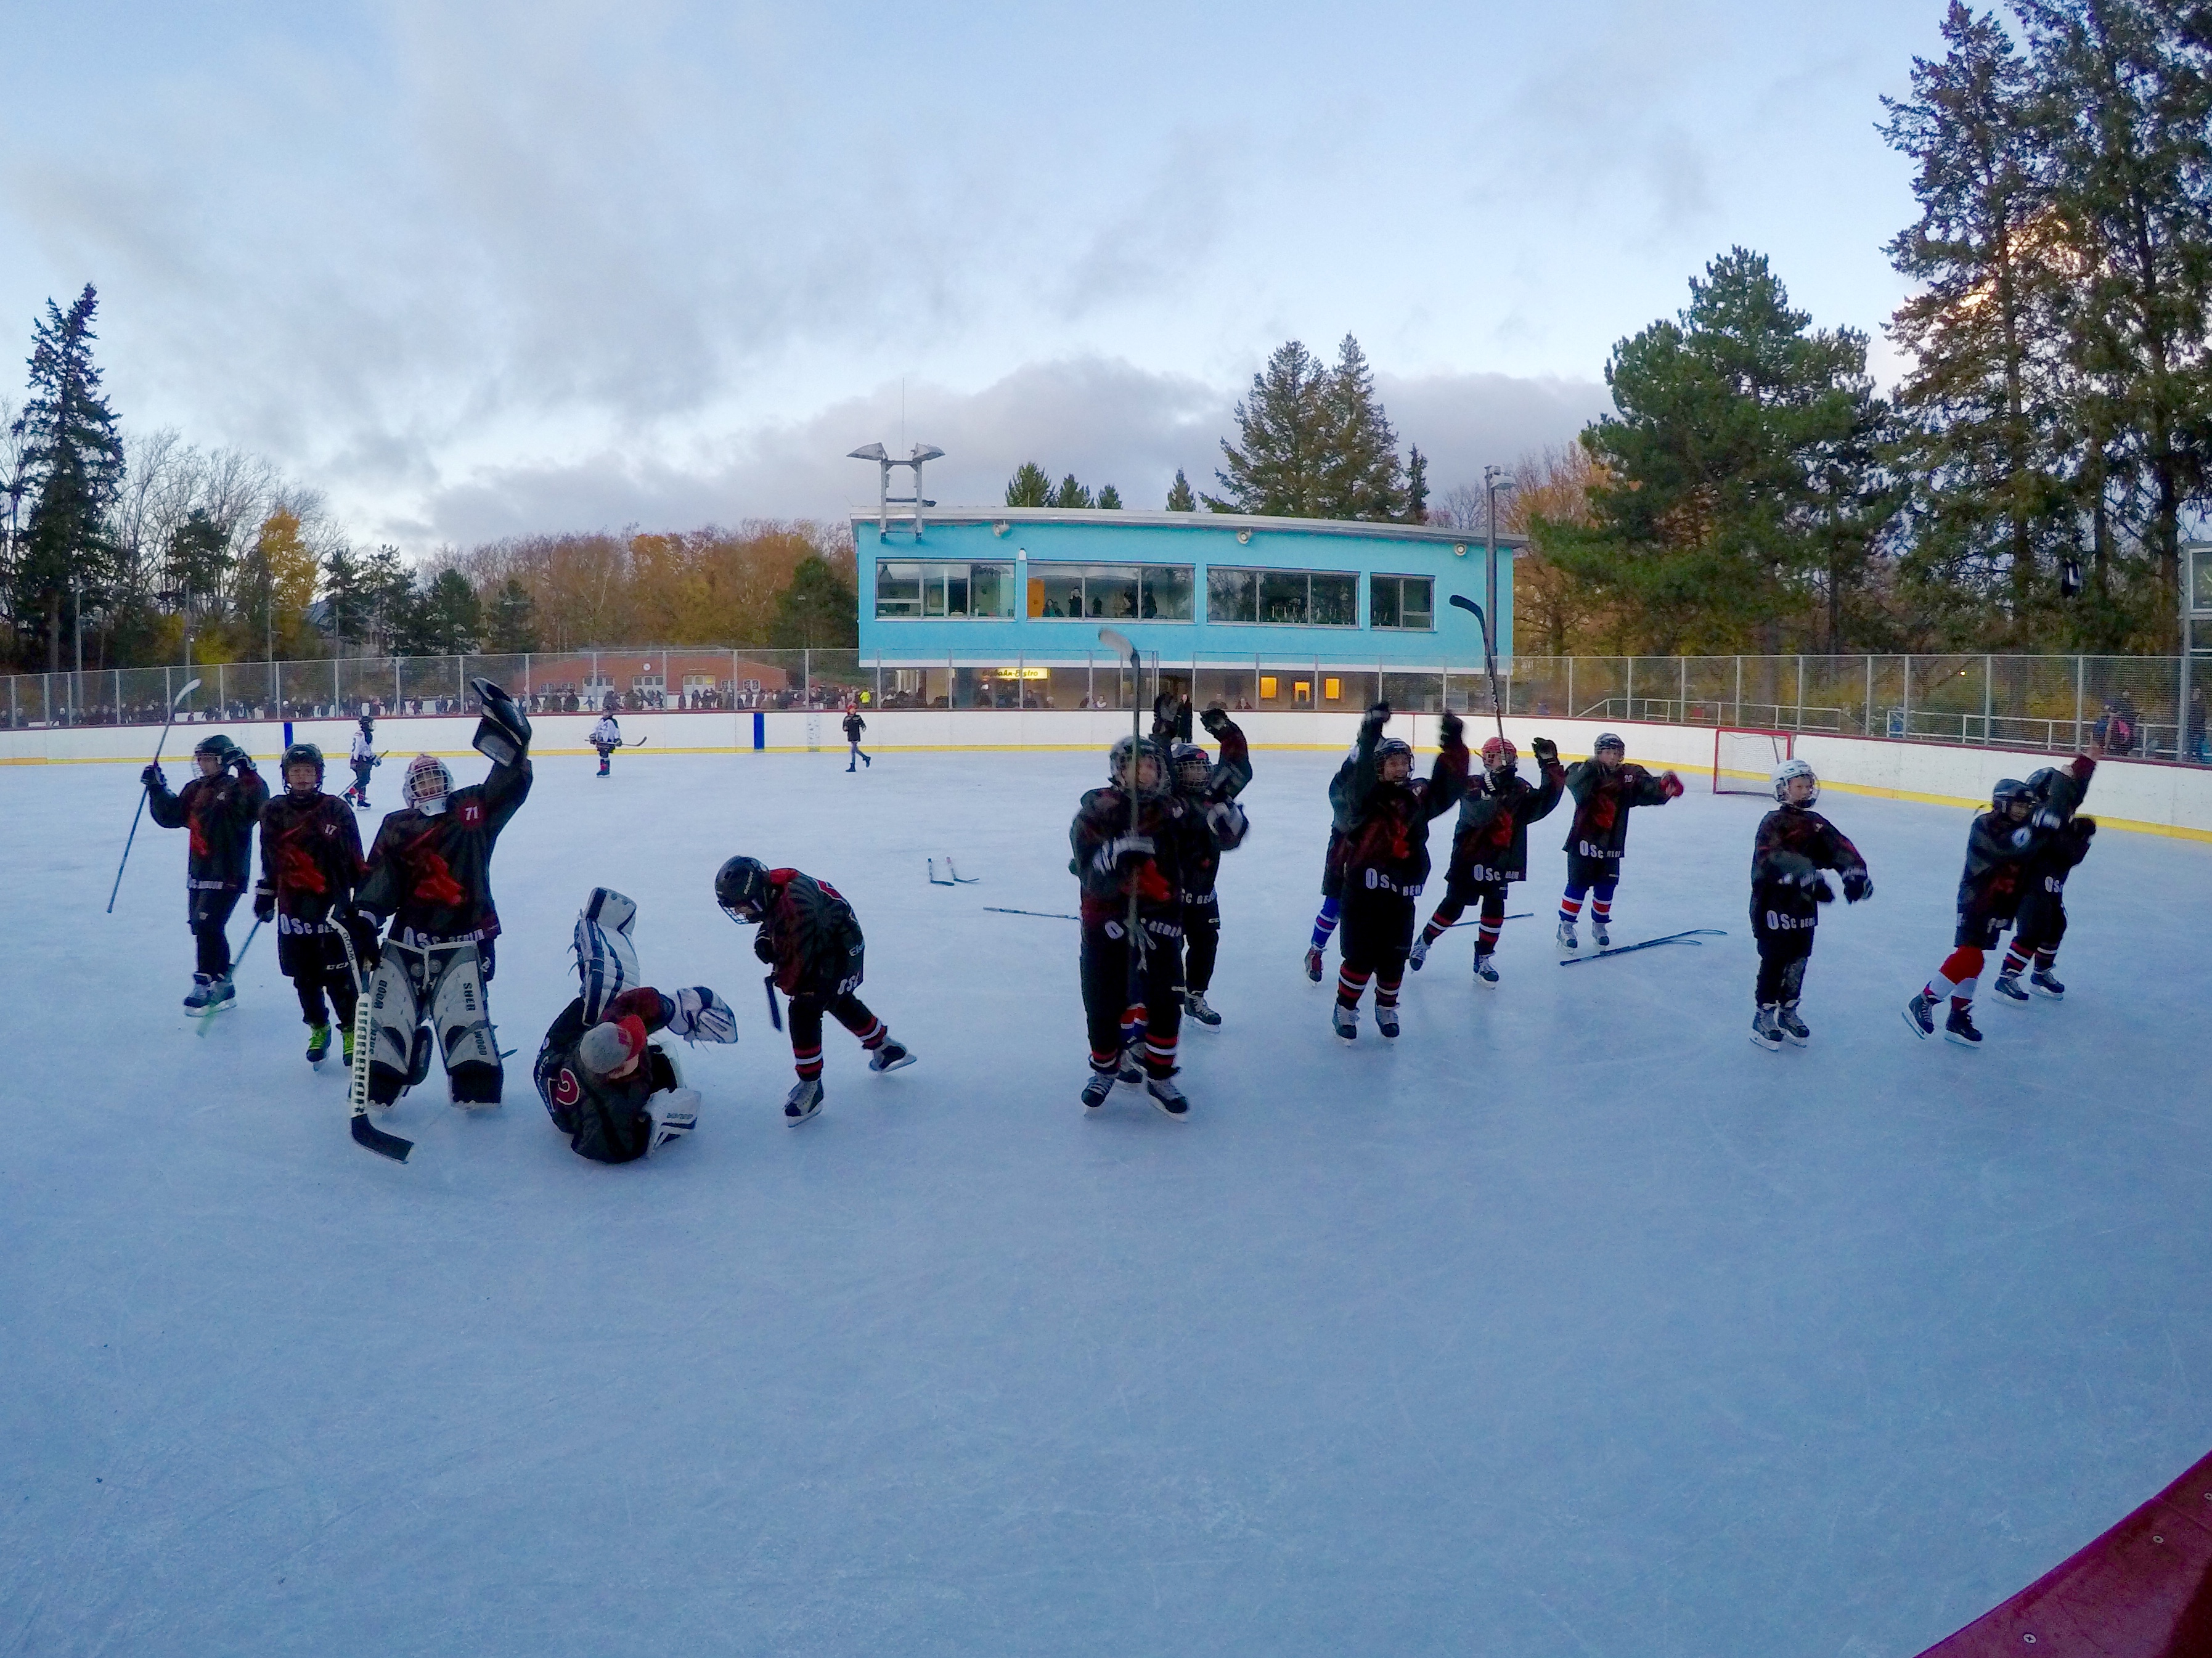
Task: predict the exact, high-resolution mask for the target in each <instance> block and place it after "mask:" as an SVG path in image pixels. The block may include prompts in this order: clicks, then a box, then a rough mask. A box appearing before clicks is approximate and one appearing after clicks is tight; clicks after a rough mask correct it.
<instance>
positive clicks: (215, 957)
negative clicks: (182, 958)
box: [138, 735, 269, 1011]
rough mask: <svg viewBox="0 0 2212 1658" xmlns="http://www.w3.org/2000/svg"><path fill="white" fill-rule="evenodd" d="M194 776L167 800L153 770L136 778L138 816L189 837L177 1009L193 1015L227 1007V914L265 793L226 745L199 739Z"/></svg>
mask: <svg viewBox="0 0 2212 1658" xmlns="http://www.w3.org/2000/svg"><path fill="white" fill-rule="evenodd" d="M192 762H193V763H194V764H195V765H197V767H198V768H199V775H198V776H197V777H195V778H193V779H192V780H191V781H190V782H188V783H186V784H185V786H184V787H183V788H181V789H179V790H178V791H177V792H176V793H174V794H172V793H169V783H168V780H167V778H166V777H164V776H163V775H162V774H161V767H160V766H158V765H152V766H149V767H147V768H146V769H145V770H144V771H143V772H141V773H139V774H138V780H139V781H140V782H141V783H143V784H144V785H145V786H146V812H147V815H148V816H149V817H151V818H153V820H154V821H155V823H158V824H160V825H161V827H162V828H163V829H185V830H188V831H190V834H189V837H188V838H189V840H190V841H191V845H190V847H188V849H187V850H186V853H185V925H186V926H190V927H191V931H192V944H193V947H194V951H195V956H196V959H195V962H194V964H193V970H192V987H191V990H190V991H188V992H187V993H185V1006H186V1007H188V1008H191V1009H192V1010H193V1011H198V1010H200V1009H202V1008H204V1007H208V1006H210V1005H212V1006H216V1007H221V1006H224V1005H228V1003H229V1002H230V1001H231V1000H232V999H234V995H235V991H234V988H233V987H232V985H231V982H230V935H229V932H228V926H229V922H230V912H231V911H232V910H234V909H235V908H238V899H239V895H240V893H242V892H244V891H245V890H246V877H247V875H248V874H249V873H250V869H251V865H252V857H253V825H254V823H255V822H256V821H257V820H258V818H259V817H260V816H261V803H262V802H263V801H264V800H266V799H268V798H269V786H268V785H267V784H266V783H264V782H263V781H262V780H261V774H260V773H259V772H258V771H256V770H255V769H254V768H253V761H252V757H251V756H249V755H247V753H246V750H244V749H241V748H240V747H239V746H238V744H235V743H234V742H232V741H231V740H230V739H229V738H228V737H223V736H220V735H218V736H214V737H204V738H201V739H200V741H199V744H198V745H197V747H196V748H194V749H193V750H192Z"/></svg>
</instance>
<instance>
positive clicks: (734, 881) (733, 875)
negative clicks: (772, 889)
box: [714, 857, 768, 926]
mask: <svg viewBox="0 0 2212 1658" xmlns="http://www.w3.org/2000/svg"><path fill="white" fill-rule="evenodd" d="M714 902H716V903H718V904H720V906H721V907H722V913H723V914H725V915H727V916H728V917H729V918H730V919H731V920H733V921H736V922H738V923H739V924H741V925H743V926H751V925H753V924H754V923H755V922H757V921H758V920H760V919H761V918H762V917H763V916H764V915H766V914H768V865H766V864H763V862H761V860H760V859H757V858H744V857H738V858H732V859H730V860H729V861H728V862H726V863H725V864H724V865H722V866H721V868H720V869H718V870H716V871H715V872H714Z"/></svg>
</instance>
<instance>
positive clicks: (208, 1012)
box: [199, 916, 261, 1036]
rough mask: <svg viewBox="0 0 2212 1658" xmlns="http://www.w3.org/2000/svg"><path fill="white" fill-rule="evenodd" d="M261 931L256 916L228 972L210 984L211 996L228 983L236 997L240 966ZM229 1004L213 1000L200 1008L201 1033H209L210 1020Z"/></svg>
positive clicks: (244, 963)
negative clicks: (255, 935)
mask: <svg viewBox="0 0 2212 1658" xmlns="http://www.w3.org/2000/svg"><path fill="white" fill-rule="evenodd" d="M260 931H261V919H260V917H258V916H256V917H255V918H254V920H253V925H252V926H251V927H249V928H247V929H246V942H245V943H244V944H240V946H239V947H238V955H237V956H236V957H234V959H233V960H232V962H231V964H230V970H229V971H228V972H227V973H225V974H224V975H222V977H221V978H220V979H217V980H216V981H215V983H214V984H212V985H210V986H209V987H208V993H209V994H210V996H212V995H213V994H214V993H215V992H216V988H217V987H221V986H224V985H228V986H230V987H231V988H232V993H233V996H234V998H235V995H236V989H237V981H238V969H240V968H241V967H243V966H245V965H246V951H247V950H251V949H252V948H253V935H254V934H255V933H257V932H260ZM229 1005H230V1003H229V1002H227V1001H223V1002H212V1001H211V1002H210V1003H209V1004H208V1005H206V1006H205V1007H204V1008H202V1009H201V1010H200V1016H199V1018H200V1030H199V1034H200V1035H203V1036H204V1035H207V1032H208V1025H209V1023H210V1021H212V1020H213V1019H214V1017H215V1016H216V1014H218V1013H220V1012H222V1010H223V1009H224V1008H226V1007H228V1006H229Z"/></svg>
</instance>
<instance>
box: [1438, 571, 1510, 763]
mask: <svg viewBox="0 0 2212 1658" xmlns="http://www.w3.org/2000/svg"><path fill="white" fill-rule="evenodd" d="M1451 602H1452V603H1453V604H1456V605H1458V606H1459V607H1460V609H1462V610H1471V611H1473V612H1474V621H1475V625H1476V626H1477V627H1479V628H1480V629H1482V660H1483V665H1485V666H1486V667H1487V668H1488V669H1489V670H1490V714H1491V717H1492V719H1494V720H1497V721H1498V741H1499V742H1501V743H1502V742H1504V740H1505V715H1504V712H1503V704H1502V703H1501V701H1500V700H1499V698H1498V656H1497V653H1496V652H1495V651H1494V650H1493V649H1492V646H1491V641H1490V618H1489V617H1487V616H1484V615H1483V613H1482V606H1481V605H1480V604H1476V603H1475V602H1474V600H1473V599H1471V598H1468V596H1467V595H1466V594H1465V593H1454V594H1453V595H1452V596H1451Z"/></svg>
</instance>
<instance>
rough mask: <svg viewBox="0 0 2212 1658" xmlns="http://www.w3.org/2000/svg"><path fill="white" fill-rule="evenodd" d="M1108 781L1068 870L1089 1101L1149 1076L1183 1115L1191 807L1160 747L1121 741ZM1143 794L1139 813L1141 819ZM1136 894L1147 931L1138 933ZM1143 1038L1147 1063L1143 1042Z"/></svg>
mask: <svg viewBox="0 0 2212 1658" xmlns="http://www.w3.org/2000/svg"><path fill="white" fill-rule="evenodd" d="M1106 775H1107V778H1108V782H1107V785H1106V786H1105V787H1104V788H1099V789H1091V790H1090V791H1088V792H1087V793H1085V795H1084V797H1083V800H1082V803H1081V804H1080V805H1078V806H1077V807H1076V809H1075V821H1074V822H1073V823H1071V824H1069V825H1068V829H1067V841H1068V846H1069V847H1070V849H1071V851H1072V853H1073V856H1072V857H1070V858H1069V859H1068V864H1067V869H1068V873H1069V874H1071V875H1073V876H1074V877H1075V878H1076V880H1077V881H1078V882H1079V883H1080V884H1081V891H1082V902H1080V903H1079V905H1078V906H1077V908H1078V909H1079V911H1080V912H1081V920H1082V922H1083V947H1082V955H1081V958H1080V960H1081V968H1082V975H1083V1019H1084V1024H1085V1028H1086V1030H1087V1032H1088V1035H1089V1037H1090V1042H1091V1076H1090V1078H1089V1079H1088V1080H1087V1081H1085V1084H1083V1105H1084V1108H1085V1110H1087V1111H1096V1110H1097V1108H1099V1107H1100V1106H1103V1105H1104V1104H1105V1103H1106V1099H1107V1096H1109V1095H1110V1094H1111V1093H1112V1092H1113V1091H1114V1084H1115V1082H1117V1081H1120V1082H1130V1083H1133V1082H1137V1081H1139V1080H1140V1079H1141V1080H1142V1081H1143V1083H1144V1084H1145V1091H1146V1093H1147V1094H1148V1095H1149V1096H1151V1098H1152V1103H1153V1104H1154V1105H1156V1106H1158V1108H1160V1109H1161V1110H1162V1111H1163V1112H1164V1113H1165V1114H1167V1115H1169V1116H1170V1117H1173V1118H1175V1119H1176V1120H1177V1121H1182V1120H1183V1119H1184V1118H1186V1117H1187V1116H1188V1114H1189V1112H1190V1102H1189V1101H1188V1100H1186V1099H1185V1098H1184V1097H1183V1094H1182V1090H1181V1089H1179V1088H1177V1087H1176V1084H1175V1076H1176V1041H1177V1039H1178V1038H1179V1036H1180V1035H1181V1033H1182V992H1181V990H1180V989H1179V987H1177V984H1176V980H1177V978H1178V977H1179V976H1180V967H1181V957H1182V885H1181V882H1182V871H1181V870H1180V869H1179V868H1178V867H1177V865H1176V857H1177V855H1178V854H1179V853H1181V852H1182V849H1183V843H1184V841H1185V831H1184V829H1183V826H1182V818H1183V816H1184V808H1183V805H1182V802H1181V801H1180V800H1178V799H1176V796H1175V793H1174V792H1173V786H1172V783H1171V780H1170V778H1169V775H1168V767H1167V759H1166V756H1164V755H1163V754H1162V753H1161V752H1160V750H1159V749H1158V745H1156V744H1152V743H1149V742H1146V743H1139V742H1138V741H1137V740H1136V738H1133V737H1122V738H1115V743H1114V746H1113V748H1112V749H1111V750H1109V754H1108V757H1107V762H1106ZM1132 800H1134V803H1135V807H1134V811H1135V816H1134V819H1133V820H1132V817H1131V802H1132ZM1132 894H1134V896H1135V898H1136V907H1137V925H1138V926H1139V929H1140V932H1139V936H1138V937H1137V938H1134V939H1133V938H1130V936H1129V901H1130V897H1131V895H1132ZM1139 1040H1141V1042H1142V1043H1143V1049H1142V1059H1141V1062H1140V1061H1139V1059H1138V1057H1137V1052H1136V1047H1135V1044H1136V1042H1138V1041H1139Z"/></svg>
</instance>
